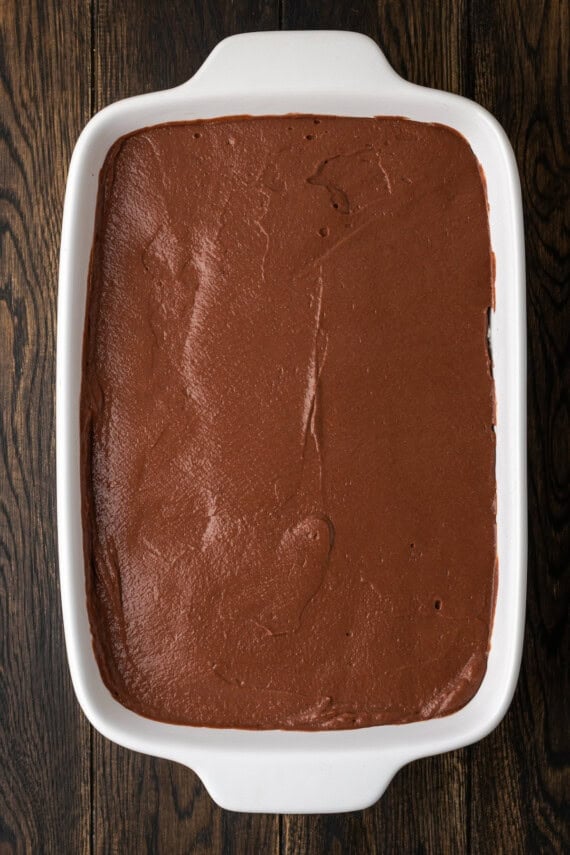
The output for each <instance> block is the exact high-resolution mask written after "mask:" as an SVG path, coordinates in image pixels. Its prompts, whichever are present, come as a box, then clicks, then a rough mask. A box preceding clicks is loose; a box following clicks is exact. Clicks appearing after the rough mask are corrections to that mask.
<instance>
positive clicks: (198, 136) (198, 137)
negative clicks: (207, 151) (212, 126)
mask: <svg viewBox="0 0 570 855" xmlns="http://www.w3.org/2000/svg"><path fill="white" fill-rule="evenodd" d="M201 136H202V134H199V133H198V131H196V133H195V134H194V139H195V140H199V139H200V137H201Z"/></svg>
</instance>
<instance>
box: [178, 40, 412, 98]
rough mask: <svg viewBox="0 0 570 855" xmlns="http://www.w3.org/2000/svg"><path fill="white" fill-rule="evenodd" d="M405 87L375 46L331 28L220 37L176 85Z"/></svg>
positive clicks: (241, 89)
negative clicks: (189, 74) (194, 69)
mask: <svg viewBox="0 0 570 855" xmlns="http://www.w3.org/2000/svg"><path fill="white" fill-rule="evenodd" d="M387 85H389V86H390V90H391V91H394V88H400V87H409V86H410V84H409V83H407V81H405V80H403V79H402V78H401V77H400V76H399V75H398V74H396V72H395V71H394V69H393V68H392V66H391V65H390V64H389V62H388V61H387V59H386V57H385V56H384V54H383V53H382V51H381V50H380V48H379V47H378V45H377V44H376V43H375V42H374V41H373V40H372V39H370V38H369V37H368V36H364V35H362V34H361V33H350V32H344V31H336V30H322V31H319V32H315V31H310V32H308V31H302V30H300V31H297V32H295V31H279V32H260V33H242V34H240V35H237V36H230V37H229V38H227V39H224V40H223V41H221V42H220V43H219V44H218V45H217V47H215V48H214V50H213V51H212V52H211V54H210V55H209V56H208V58H207V59H206V61H205V62H204V64H203V65H202V66H201V67H200V68H199V69H198V71H197V72H196V74H195V75H194V77H192V78H191V79H190V80H188V81H187V82H186V83H183V84H182V86H178V87H176V88H177V90H184V89H191V90H192V94H193V95H202V94H203V95H208V96H214V95H216V94H224V95H230V94H238V93H239V94H243V93H251V92H255V93H256V94H261V93H274V92H275V91H280V92H287V91H291V92H298V91H299V89H301V90H303V89H304V90H309V91H311V92H315V91H316V92H329V93H330V92H333V93H335V94H343V93H347V94H350V93H357V94H359V95H362V94H367V93H374V94H376V95H377V94H378V91H379V89H380V90H382V88H386V86H387Z"/></svg>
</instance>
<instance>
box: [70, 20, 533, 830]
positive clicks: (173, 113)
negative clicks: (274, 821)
mask: <svg viewBox="0 0 570 855" xmlns="http://www.w3.org/2000/svg"><path fill="white" fill-rule="evenodd" d="M287 113H321V114H332V115H342V116H376V115H397V116H405V117H408V118H410V119H415V120H417V121H423V122H440V123H443V124H446V125H449V126H451V127H453V128H455V129H456V130H458V131H459V132H460V133H462V134H463V135H464V136H465V137H466V138H467V140H468V141H469V143H470V145H471V147H472V149H473V151H474V153H475V155H476V156H477V158H478V159H479V161H480V163H481V165H482V167H483V170H484V173H485V177H486V181H487V192H488V200H489V216H490V229H491V242H492V248H493V251H494V253H495V257H496V307H495V309H494V311H493V312H492V316H491V324H490V337H491V349H492V360H493V373H494V378H495V384H496V399H497V426H496V439H497V456H496V478H497V545H498V557H499V574H498V589H497V600H496V612H495V619H494V625H493V631H492V639H491V649H490V653H489V660H488V668H487V673H486V675H485V678H484V680H483V682H482V684H481V687H480V689H479V691H478V692H477V694H476V695H475V697H474V698H473V699H472V700H471V701H470V702H469V703H468V704H467V706H465V707H464V708H463V709H461V710H460V711H459V712H456V713H454V714H453V715H450V716H447V717H444V718H440V719H433V720H431V721H423V722H418V723H414V724H405V725H391V726H378V727H369V728H363V729H360V730H352V731H334V732H317V733H305V732H283V731H259V732H251V731H240V730H217V729H209V728H195V727H183V726H175V725H169V724H161V723H159V722H155V721H150V720H148V719H145V718H142V717H140V716H138V715H136V714H135V713H133V712H131V711H130V710H128V709H126V708H125V707H123V706H122V705H121V704H119V703H118V702H117V701H116V700H114V698H113V697H112V696H111V694H110V693H109V691H108V690H107V688H106V687H105V685H104V684H103V681H102V679H101V676H100V674H99V669H98V667H97V664H96V661H95V657H94V654H93V649H92V645H91V634H90V628H89V621H88V616H87V608H86V593H85V575H84V559H83V545H82V527H81V491H80V474H79V471H80V470H79V453H80V445H79V392H80V383H81V354H82V344H83V327H84V318H85V301H86V291H87V277H88V268H89V257H90V252H91V246H92V242H93V229H94V216H95V206H96V198H97V188H98V176H99V170H100V169H101V167H102V165H103V160H104V158H105V155H106V153H107V152H108V150H109V148H110V146H111V145H112V144H113V143H114V142H115V140H116V139H117V138H118V137H120V136H122V135H123V134H126V133H129V132H130V131H133V130H135V129H137V128H140V127H144V126H148V125H153V124H159V123H161V122H172V121H183V120H190V119H198V118H211V117H215V116H224V115H237V114H251V115H280V114H287ZM524 288H525V280H524V246H523V224H522V209H521V198H520V187H519V180H518V174H517V168H516V164H515V160H514V156H513V152H512V150H511V147H510V145H509V142H508V140H507V137H506V135H505V134H504V132H503V130H502V129H501V127H500V126H499V125H498V123H497V122H496V121H495V119H493V117H492V116H490V115H489V113H487V112H486V111H485V110H483V109H482V108H481V107H479V106H478V105H476V104H474V103H472V102H471V101H468V100H466V99H464V98H460V97H458V96H455V95H450V94H448V93H444V92H439V91H436V90H432V89H426V88H423V87H420V86H416V85H413V84H411V83H408V82H406V81H404V80H403V79H402V78H400V77H399V76H398V75H397V74H396V73H395V72H394V71H393V69H392V68H391V67H390V66H389V64H388V63H387V61H386V59H385V58H384V56H383V54H382V53H381V52H380V50H379V49H378V47H377V46H376V44H375V43H374V42H373V41H371V40H370V39H368V38H367V37H365V36H362V35H358V34H356V33H347V32H325V31H321V32H272V33H251V34H244V35H239V36H233V37H232V38H229V39H226V40H225V41H223V42H221V43H220V44H219V45H218V46H217V47H216V48H215V50H214V51H213V52H212V53H211V54H210V56H209V58H208V59H207V60H206V62H205V63H204V65H203V66H202V67H201V68H200V70H199V71H198V73H197V74H196V75H195V76H194V77H193V78H192V79H191V80H190V81H188V82H187V83H185V84H183V85H181V86H178V87H176V88H174V89H171V90H168V91H164V92H155V93H152V94H149V95H142V96H139V97H135V98H129V99H127V100H125V101H120V102H118V103H116V104H112V105H111V106H109V107H107V108H105V109H104V110H102V111H101V112H100V113H98V114H97V115H96V116H95V117H94V118H93V119H92V120H91V121H90V122H89V124H88V125H87V127H86V128H85V130H84V131H83V133H82V134H81V136H80V138H79V141H78V142H77V145H76V148H75V151H74V153H73V157H72V160H71V165H70V168H69V176H68V182H67V191H66V196H65V208H64V215H63V226H62V238H61V257H60V273H59V301H58V338H57V512H58V536H59V568H60V582H61V595H62V602H63V618H64V624H65V638H66V645H67V655H68V659H69V667H70V670H71V676H72V679H73V685H74V687H75V692H76V694H77V698H78V700H79V703H80V704H81V706H82V708H83V711H84V712H85V715H86V716H87V718H88V719H89V720H90V722H91V723H92V724H93V726H94V727H96V728H97V730H99V731H100V732H101V733H102V734H104V735H105V736H106V737H108V738H109V739H111V740H114V741H115V742H116V743H118V744H119V745H122V746H125V747H127V748H131V749H133V750H135V751H141V752H144V753H146V754H151V755H154V756H157V757H164V758H167V759H169V760H175V761H177V762H179V763H183V764H185V765H187V766H189V767H190V768H192V769H193V770H195V771H196V772H197V774H198V775H199V776H200V777H201V779H202V780H203V782H204V784H205V786H206V787H207V789H208V790H209V792H210V794H211V796H212V797H213V798H214V800H215V801H216V802H217V803H218V804H219V805H221V806H223V807H225V808H229V809H232V810H240V811H263V812H282V813H317V812H333V811H334V812H337V811H349V810H356V809H360V808H364V807H367V806H368V805H370V804H372V803H373V802H375V801H376V800H377V799H378V798H379V797H380V796H381V795H382V793H383V792H384V790H385V788H386V787H387V785H388V784H389V782H390V780H391V779H392V777H393V776H394V774H395V773H396V772H397V771H398V770H399V769H400V768H401V767H402V766H403V765H405V764H406V763H409V762H411V761H412V760H416V759H418V758H420V757H424V756H427V755H433V754H438V753H440V752H444V751H450V750H452V749H455V748H460V747H461V746H464V745H468V744H469V743H472V742H475V741H476V740H478V739H481V738H482V737H483V736H485V735H486V734H487V733H489V731H491V730H492V729H493V728H494V727H495V726H496V725H497V724H498V722H499V721H500V720H501V718H502V717H503V716H504V714H505V712H506V710H507V708H508V705H509V703H510V701H511V698H512V695H513V692H514V688H515V684H516V680H517V676H518V671H519V665H520V657H521V647H522V636H523V623H524V602H525V589H526V436H525V423H526V414H525V373H526V371H525V296H524V294H525V291H524Z"/></svg>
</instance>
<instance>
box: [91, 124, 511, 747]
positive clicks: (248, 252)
mask: <svg viewBox="0 0 570 855" xmlns="http://www.w3.org/2000/svg"><path fill="white" fill-rule="evenodd" d="M492 296H493V271H492V253H491V247H490V238H489V227H488V217H487V203H486V195H485V186H484V180H483V177H482V172H481V170H480V167H479V164H478V162H477V160H476V158H475V156H474V154H473V152H472V151H471V149H470V147H469V145H468V143H467V142H466V140H465V139H464V138H463V137H461V136H460V135H459V134H458V133H456V132H455V131H453V130H451V129H450V128H447V127H445V126H442V125H430V124H423V123H417V122H412V121H408V120H405V119H400V118H385V117H380V118H376V119H361V118H335V117H325V116H321V117H315V116H285V117H277V118H266V117H263V118H249V117H244V118H229V119H223V120H209V121H199V122H192V123H179V124H170V125H161V126H156V127H152V128H145V129H142V130H139V131H136V132H135V133H133V134H131V135H129V136H127V137H123V138H122V139H120V140H119V141H118V142H117V143H116V144H115V145H114V146H113V148H112V149H111V151H110V152H109V154H108V156H107V159H106V161H105V164H104V167H103V169H102V171H101V176H100V187H99V197H98V207H97V215H96V228H95V241H94V247H93V254H92V263H91V271H90V284H89V295H88V305H87V316H86V329H85V345H84V363H83V384H82V391H81V439H82V446H81V459H82V515H83V537H84V549H85V559H86V573H87V592H88V609H89V617H90V622H91V630H92V634H93V642H94V647H95V653H96V657H97V661H98V663H99V667H100V670H101V674H102V676H103V679H104V681H105V683H106V685H107V686H108V688H109V689H110V691H111V692H112V693H113V695H114V696H115V697H116V698H117V699H118V700H119V701H120V702H121V703H122V704H124V705H125V706H126V707H129V708H130V709H132V710H134V711H136V712H137V713H140V714H141V715H143V716H147V717H150V718H153V719H157V720H160V721H164V722H175V723H180V724H192V725H206V726H214V727H237V728H257V729H265V728H285V729H297V730H319V729H331V728H333V729H334V728H337V729H340V728H355V727H363V726H367V725H375V724H388V723H401V722H410V721H416V720H420V719H428V718H432V717H435V716H441V715H445V714H448V713H451V712H454V711H455V710H458V709H459V708H460V707H462V706H463V705H464V704H465V703H466V702H467V701H468V700H469V699H470V698H471V697H472V696H473V695H474V694H475V692H476V691H477V689H478V687H479V685H480V683H481V680H482V678H483V675H484V673H485V668H486V661H487V652H488V648H489V638H490V631H491V625H492V616H493V605H494V585H495V572H496V570H495V568H496V544H495V474H494V467H495V436H494V430H493V422H494V394H493V381H492V377H491V373H490V363H489V353H488V344H487V313H488V310H489V307H490V305H491V304H492Z"/></svg>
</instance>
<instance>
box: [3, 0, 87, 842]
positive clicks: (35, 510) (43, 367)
mask: <svg viewBox="0 0 570 855" xmlns="http://www.w3.org/2000/svg"><path fill="white" fill-rule="evenodd" d="M64 33H65V34H69V33H73V34H74V35H73V38H72V39H70V40H69V41H68V44H67V46H66V52H65V54H64V52H63V51H61V50H59V49H58V44H60V43H61V38H62V34H64ZM85 56H87V58H88V57H89V14H88V10H86V9H81V8H78V9H76V8H74V6H73V5H72V4H61V3H59V2H57V0H53V2H51V0H42V2H40V0H38V2H30V3H18V2H11V0H10V2H2V3H1V4H0V851H2V852H58V851H60V852H61V851H67V852H86V851H88V850H89V732H88V727H87V724H86V722H85V720H84V719H83V718H82V716H81V715H80V712H79V709H78V706H77V704H76V702H75V700H74V697H73V692H72V689H71V681H70V679H69V674H68V670H67V663H66V661H65V653H64V648H63V627H62V623H61V614H60V607H59V591H58V586H57V557H56V532H55V466H54V462H55V455H54V452H55V443H54V352H55V350H54V348H55V328H56V317H55V301H56V292H57V286H56V283H57V265H58V244H59V229H60V222H61V206H62V200H63V193H64V188H65V175H66V169H67V163H68V160H69V157H70V154H71V149H72V146H73V144H74V142H75V139H76V137H77V134H78V133H79V131H80V129H81V127H82V125H83V124H84V123H85V121H86V120H87V119H88V110H87V99H86V93H87V90H88V83H87V79H86V74H85Z"/></svg>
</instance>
